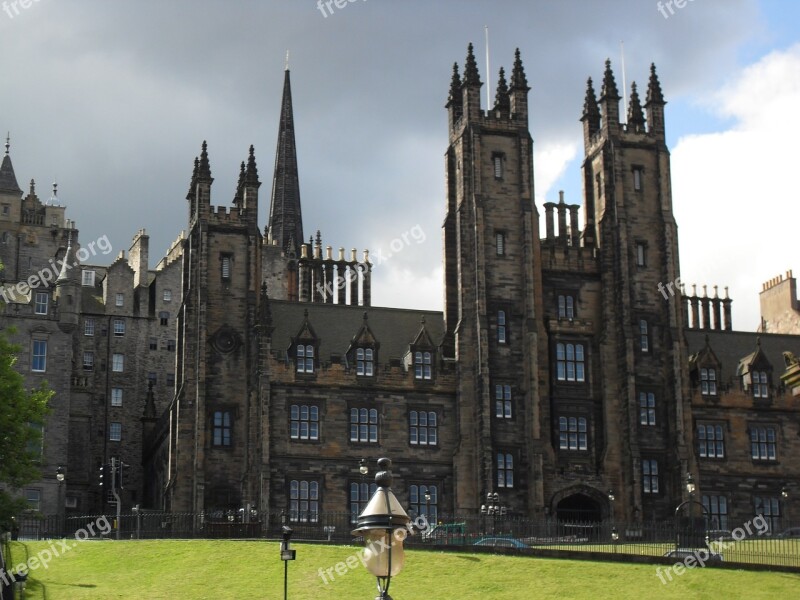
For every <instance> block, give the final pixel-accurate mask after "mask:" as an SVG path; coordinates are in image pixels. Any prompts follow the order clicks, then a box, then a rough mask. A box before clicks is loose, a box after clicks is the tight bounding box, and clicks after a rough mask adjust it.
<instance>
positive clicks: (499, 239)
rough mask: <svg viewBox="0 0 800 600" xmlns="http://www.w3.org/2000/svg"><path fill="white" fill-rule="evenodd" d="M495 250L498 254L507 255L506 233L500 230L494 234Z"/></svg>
mask: <svg viewBox="0 0 800 600" xmlns="http://www.w3.org/2000/svg"><path fill="white" fill-rule="evenodd" d="M494 243H495V251H496V252H497V256H505V255H506V234H505V233H503V232H501V231H498V232H497V233H495V234H494Z"/></svg>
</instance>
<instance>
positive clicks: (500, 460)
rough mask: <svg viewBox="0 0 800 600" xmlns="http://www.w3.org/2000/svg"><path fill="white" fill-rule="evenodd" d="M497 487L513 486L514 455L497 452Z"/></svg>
mask: <svg viewBox="0 0 800 600" xmlns="http://www.w3.org/2000/svg"><path fill="white" fill-rule="evenodd" d="M497 487H499V488H513V487H514V457H513V456H511V454H507V453H504V452H498V453H497Z"/></svg>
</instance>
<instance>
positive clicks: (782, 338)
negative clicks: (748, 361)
mask: <svg viewBox="0 0 800 600" xmlns="http://www.w3.org/2000/svg"><path fill="white" fill-rule="evenodd" d="M706 336H708V341H709V345H710V346H711V349H712V350H713V351H714V354H715V355H716V356H717V358H718V359H719V361H720V363H721V364H722V374H721V377H720V381H723V382H727V381H730V380H731V378H732V377H735V376H736V369H737V367H738V366H739V361H741V360H742V359H743V358H745V357H747V356H751V355H752V354H753V353H754V352H755V351H756V348H757V347H758V340H759V338H760V339H761V351H762V352H763V353H764V355H765V356H766V357H767V360H768V361H769V363H770V364H771V365H772V368H773V373H774V374H775V375H779V374H781V373H783V371H784V370H785V369H786V363H785V362H784V360H783V353H784V352H785V351H787V350H788V351H790V352H794V354H795V355H796V356H800V335H784V334H777V333H756V332H749V331H706V330H703V329H687V330H686V341H687V343H688V345H689V354H690V355H694V354H697V353H698V352H699V351H700V350H702V349H703V348H705V345H706V340H705V338H706ZM773 381H774V380H773Z"/></svg>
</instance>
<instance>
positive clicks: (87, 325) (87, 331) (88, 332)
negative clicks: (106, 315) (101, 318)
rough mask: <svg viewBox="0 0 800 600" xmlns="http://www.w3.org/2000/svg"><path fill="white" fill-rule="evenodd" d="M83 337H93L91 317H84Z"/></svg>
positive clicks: (92, 320)
mask: <svg viewBox="0 0 800 600" xmlns="http://www.w3.org/2000/svg"><path fill="white" fill-rule="evenodd" d="M83 335H85V336H88V337H92V336H93V335H94V319H93V318H92V317H86V320H85V321H84V322H83Z"/></svg>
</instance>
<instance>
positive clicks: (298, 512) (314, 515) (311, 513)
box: [289, 479, 319, 523]
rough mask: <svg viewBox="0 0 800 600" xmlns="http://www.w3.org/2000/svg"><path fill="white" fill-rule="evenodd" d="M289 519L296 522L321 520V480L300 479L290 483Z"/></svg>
mask: <svg viewBox="0 0 800 600" xmlns="http://www.w3.org/2000/svg"><path fill="white" fill-rule="evenodd" d="M289 520H290V521H292V522H294V523H317V522H318V521H319V482H318V481H298V480H296V479H293V480H292V481H291V482H290V483H289Z"/></svg>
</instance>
